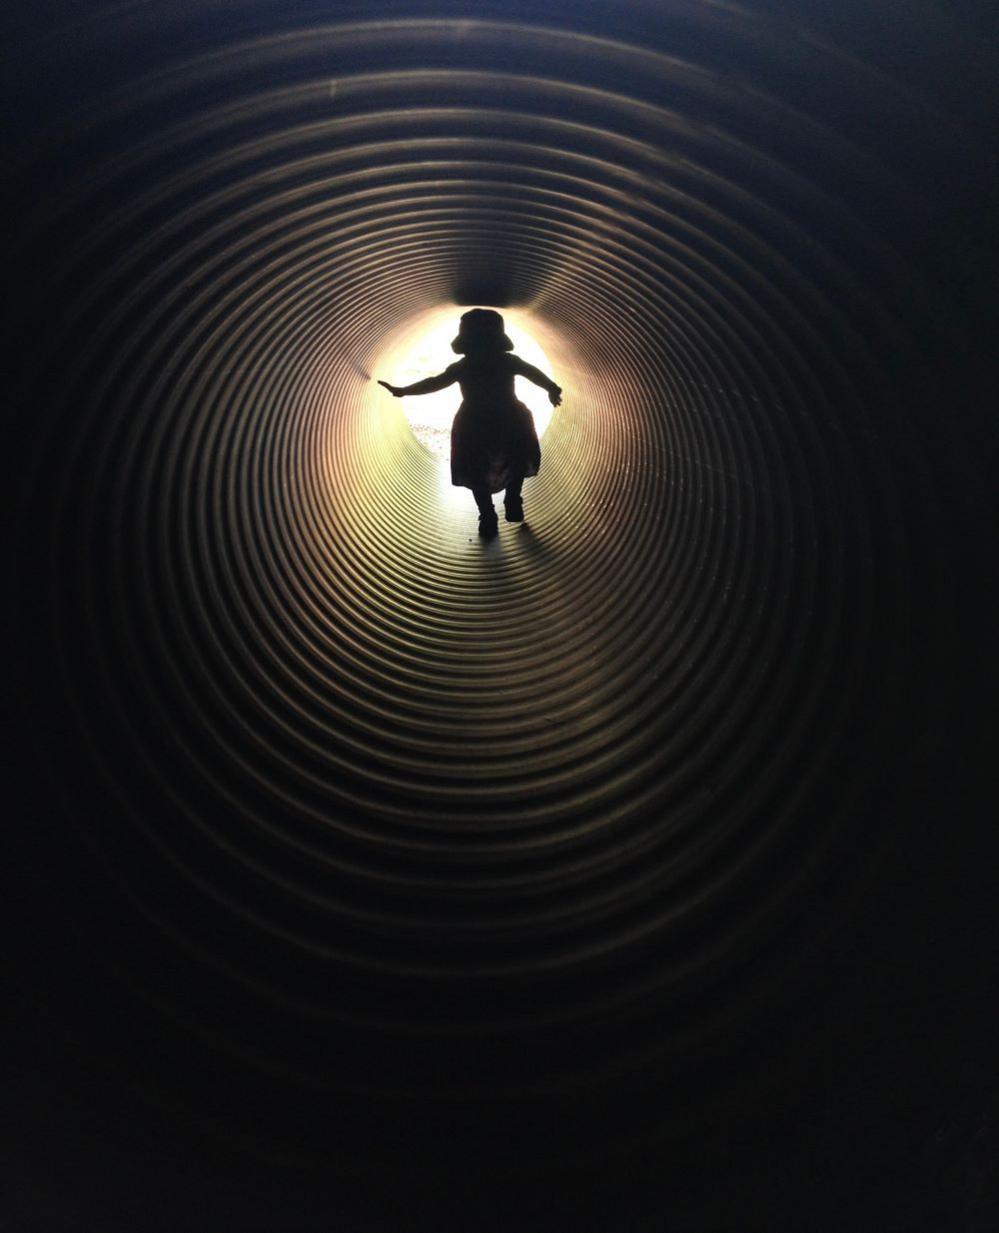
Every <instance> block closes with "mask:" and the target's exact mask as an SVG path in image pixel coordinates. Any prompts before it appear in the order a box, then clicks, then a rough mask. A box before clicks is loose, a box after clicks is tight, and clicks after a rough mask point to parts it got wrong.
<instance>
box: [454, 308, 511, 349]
mask: <svg viewBox="0 0 999 1233" xmlns="http://www.w3.org/2000/svg"><path fill="white" fill-rule="evenodd" d="M451 350H452V351H456V352H457V353H458V354H459V355H468V353H469V352H470V351H476V352H481V351H512V350H513V343H512V342H511V341H510V340H509V338H507V336H506V333H505V332H504V328H503V318H502V317H501V316H500V314H499V313H498V312H496V311H495V310H494V309H492V308H472V309H470V310H469V311H468V312H467V313H462V315H461V325H460V326H459V327H458V337H457V338H456V339H455V340H454V342H452V344H451Z"/></svg>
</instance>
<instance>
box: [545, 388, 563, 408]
mask: <svg viewBox="0 0 999 1233" xmlns="http://www.w3.org/2000/svg"><path fill="white" fill-rule="evenodd" d="M548 401H549V402H550V403H551V405H552V406H553V407H560V406H561V405H562V391H561V390H549V391H548Z"/></svg>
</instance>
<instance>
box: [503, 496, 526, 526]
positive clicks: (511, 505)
mask: <svg viewBox="0 0 999 1233" xmlns="http://www.w3.org/2000/svg"><path fill="white" fill-rule="evenodd" d="M503 508H504V509H505V510H506V520H507V522H523V521H524V502H523V501H522V500H521V498H520V497H507V499H506V500H505V501H504V502H503Z"/></svg>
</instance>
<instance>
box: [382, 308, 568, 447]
mask: <svg viewBox="0 0 999 1233" xmlns="http://www.w3.org/2000/svg"><path fill="white" fill-rule="evenodd" d="M482 307H486V305H483V306H482ZM467 311H468V308H467V307H466V306H460V307H459V306H457V305H453V306H449V307H447V308H441V309H434V310H432V311H431V312H429V313H425V314H421V316H420V317H419V318H417V319H416V320H414V321H411V322H409V323H408V324H407V325H406V326H404V327H403V329H402V330H401V331H400V332H399V333H398V334H396V335H395V337H394V338H393V340H392V341H391V342H390V344H389V345H388V346H387V347H386V349H385V351H384V352H383V353H382V354H381V355H380V356H379V357H378V358H377V360H376V363H375V367H374V371H373V374H372V381H373V382H374V381H375V380H381V381H388V382H389V384H391V385H411V384H412V383H413V382H414V381H419V380H420V379H421V378H423V377H429V376H433V375H434V374H436V373H439V372H442V371H443V370H444V369H445V368H447V366H448V365H449V364H453V363H454V362H455V360H456V359H458V358H459V357H458V356H457V355H456V354H455V353H454V351H452V350H451V340H452V339H453V338H454V337H455V335H456V334H457V333H458V326H459V319H460V317H461V314H462V313H464V312H467ZM498 311H500V312H502V314H503V320H504V323H505V325H506V332H507V334H508V335H509V337H510V341H511V342H512V343H513V347H514V352H515V354H517V355H519V356H520V357H521V359H524V360H526V361H527V362H528V363H529V364H534V365H535V366H536V367H538V368H540V369H541V370H542V372H546V373H548V374H549V375H550V376H553V377H554V378H555V380H556V381H559V384H564V382H563V381H561V380H560V378H559V376H558V374H555V373H553V371H552V363H551V360H550V359H549V358H548V356H547V355H546V354H545V351H544V350H543V348H542V346H541V344H540V343H539V342H538V340H537V337H536V329H532V327H533V325H534V323H533V322H532V320H531V317H530V314H529V313H526V312H523V311H521V310H517V309H505V308H504V309H500V310H498ZM374 388H375V389H376V390H377V395H378V397H379V398H381V399H384V400H385V401H386V402H391V401H394V400H393V399H392V395H391V394H389V393H388V391H386V390H383V389H381V387H380V386H375V387H374ZM516 391H517V397H518V398H519V399H520V400H521V402H523V403H524V404H525V406H527V407H528V408H529V410H530V412H531V414H532V415H533V416H534V426H535V428H536V430H537V433H538V436H539V437H542V436H544V433H545V430H546V429H547V427H548V424H549V422H550V421H551V417H552V412H553V410H554V408H553V407H552V405H551V403H550V402H549V401H548V395H547V394H546V393H545V392H544V390H542V389H539V388H538V386H536V385H532V384H531V382H529V381H527V380H526V379H525V378H524V377H517V378H516ZM460 403H461V391H460V390H459V388H458V386H457V385H453V386H449V387H448V388H447V389H445V390H441V391H439V392H438V393H436V394H423V395H419V396H413V397H406V398H402V399H400V400H399V403H398V404H397V405H398V406H400V407H401V408H402V413H403V415H404V416H405V418H406V422H407V423H408V424H409V427H410V429H411V431H412V433H413V436H414V437H415V438H416V440H417V441H418V442H419V443H420V444H421V445H422V446H423V447H424V448H425V449H426V450H428V451H429V453H430V454H432V455H433V456H434V458H436V459H437V460H438V461H439V462H440V464H441V465H442V466H445V465H447V463H448V462H449V459H450V453H451V421H452V420H453V419H454V416H455V412H456V411H457V410H458V407H459V405H460Z"/></svg>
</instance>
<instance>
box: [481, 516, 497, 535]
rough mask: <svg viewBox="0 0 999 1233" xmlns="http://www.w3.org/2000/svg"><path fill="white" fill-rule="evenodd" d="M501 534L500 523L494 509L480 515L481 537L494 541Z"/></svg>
mask: <svg viewBox="0 0 999 1233" xmlns="http://www.w3.org/2000/svg"><path fill="white" fill-rule="evenodd" d="M498 534H499V522H498V520H497V518H496V511H495V510H494V509H491V510H488V511H487V512H485V513H482V514H480V515H479V535H480V536H481V537H482V538H483V539H492V538H493V536H494V535H498Z"/></svg>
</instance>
